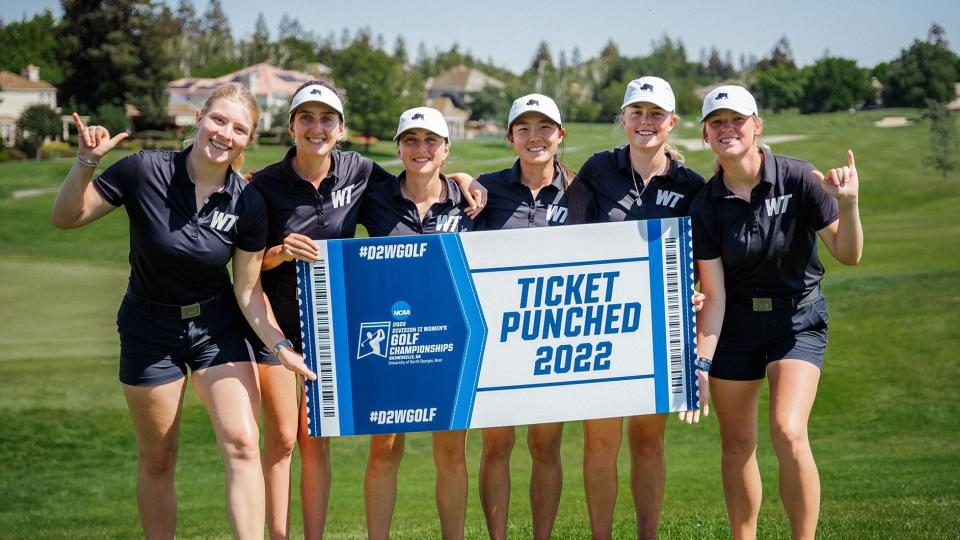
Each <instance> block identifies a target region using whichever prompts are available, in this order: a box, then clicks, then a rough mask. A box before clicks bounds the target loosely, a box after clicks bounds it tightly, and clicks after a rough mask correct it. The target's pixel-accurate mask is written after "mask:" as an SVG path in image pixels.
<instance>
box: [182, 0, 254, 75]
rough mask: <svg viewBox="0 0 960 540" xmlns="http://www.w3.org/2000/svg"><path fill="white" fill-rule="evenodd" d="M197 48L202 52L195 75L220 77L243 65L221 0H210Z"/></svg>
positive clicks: (201, 26)
mask: <svg viewBox="0 0 960 540" xmlns="http://www.w3.org/2000/svg"><path fill="white" fill-rule="evenodd" d="M197 50H198V51H199V52H200V54H199V55H198V58H197V63H196V64H195V65H194V70H193V76H194V77H219V76H220V75H223V74H225V73H230V72H231V71H236V70H238V69H240V68H242V67H243V62H241V61H240V57H239V55H238V54H237V50H236V44H235V42H234V41H233V33H232V32H231V30H230V21H229V20H228V19H227V15H226V14H225V13H224V11H223V5H222V4H221V3H220V0H210V3H209V4H208V5H207V9H206V10H204V12H203V16H202V17H201V18H200V35H199V37H198V39H197Z"/></svg>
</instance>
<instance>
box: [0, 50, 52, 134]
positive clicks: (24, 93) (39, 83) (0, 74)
mask: <svg viewBox="0 0 960 540" xmlns="http://www.w3.org/2000/svg"><path fill="white" fill-rule="evenodd" d="M31 105H47V106H48V107H50V108H51V109H53V110H57V89H56V88H55V87H54V86H53V85H52V84H50V83H48V82H46V81H43V80H41V79H40V68H38V67H37V66H33V65H29V66H27V67H25V68H23V71H22V72H21V74H20V75H17V74H16V73H11V72H9V71H3V70H0V142H2V144H3V145H5V146H13V143H14V140H15V139H16V136H17V120H19V119H20V114H21V113H23V111H24V110H25V109H26V108H27V107H30V106H31Z"/></svg>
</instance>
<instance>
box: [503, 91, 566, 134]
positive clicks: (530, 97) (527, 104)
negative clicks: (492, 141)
mask: <svg viewBox="0 0 960 540" xmlns="http://www.w3.org/2000/svg"><path fill="white" fill-rule="evenodd" d="M528 112H538V113H540V114H542V115H544V116H546V117H547V118H549V119H551V120H553V121H554V122H556V123H557V125H558V126H561V127H562V126H563V122H562V121H561V118H560V108H559V107H557V104H556V103H554V101H553V100H552V99H550V98H548V97H547V96H545V95H543V94H527V95H525V96H523V97H519V98H517V99H515V100H514V101H513V105H511V106H510V114H509V115H508V116H507V130H508V131H509V130H510V126H512V125H513V121H514V120H516V119H517V118H519V117H520V115H523V114H526V113H528Z"/></svg>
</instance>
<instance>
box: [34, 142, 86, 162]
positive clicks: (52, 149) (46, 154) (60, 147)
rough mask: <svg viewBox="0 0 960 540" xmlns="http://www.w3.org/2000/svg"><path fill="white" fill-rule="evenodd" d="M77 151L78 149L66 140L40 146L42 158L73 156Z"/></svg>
mask: <svg viewBox="0 0 960 540" xmlns="http://www.w3.org/2000/svg"><path fill="white" fill-rule="evenodd" d="M76 153H77V151H76V150H75V149H74V148H71V147H70V145H69V144H67V143H65V142H51V143H47V144H44V145H42V146H41V147H40V158H41V159H51V158H61V157H73V156H74V154H76Z"/></svg>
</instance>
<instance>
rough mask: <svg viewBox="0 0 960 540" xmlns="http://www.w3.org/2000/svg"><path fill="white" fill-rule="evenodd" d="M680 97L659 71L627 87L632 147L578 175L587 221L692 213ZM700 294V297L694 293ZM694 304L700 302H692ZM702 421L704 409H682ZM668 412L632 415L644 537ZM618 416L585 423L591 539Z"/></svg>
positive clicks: (602, 519) (610, 475)
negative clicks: (675, 142)
mask: <svg viewBox="0 0 960 540" xmlns="http://www.w3.org/2000/svg"><path fill="white" fill-rule="evenodd" d="M675 108H676V99H675V98H674V95H673V89H672V88H671V87H670V84H669V83H668V82H667V81H665V80H663V79H661V78H659V77H641V78H639V79H635V80H633V81H631V82H630V84H628V85H627V91H626V93H625V94H624V97H623V105H622V106H621V113H620V125H621V126H622V127H623V131H624V134H625V135H626V137H627V145H626V146H623V147H620V148H617V149H614V150H613V151H606V152H599V153H597V154H594V155H593V156H592V157H590V159H588V160H587V162H586V163H584V164H583V167H582V168H581V169H580V173H579V174H578V175H577V181H576V182H575V184H574V185H575V186H576V190H575V191H576V192H577V193H578V194H579V193H580V192H583V193H585V196H584V199H585V204H583V205H578V212H577V213H580V212H581V211H582V212H584V213H585V216H584V217H583V220H584V221H586V222H588V223H590V222H593V223H599V222H615V221H628V220H639V219H653V218H669V217H677V216H685V215H687V214H688V209H689V207H690V202H691V201H692V200H693V198H694V196H695V195H696V194H697V192H698V191H700V189H701V188H702V187H703V185H704V181H703V177H702V176H700V175H699V174H697V173H696V172H694V171H693V170H691V169H689V168H687V167H685V166H684V164H683V158H682V156H680V154H679V153H678V152H677V151H676V150H673V149H671V148H670V147H669V146H668V140H669V137H670V132H671V131H672V130H673V128H674V127H675V126H676V125H677V122H678V120H679V117H678V116H677V114H676V113H675ZM695 300H696V299H695ZM695 303H696V302H695ZM681 419H683V420H686V421H688V422H693V421H697V420H699V411H697V412H696V413H691V414H689V415H683V416H682V417H681ZM666 422H667V415H665V414H659V415H645V416H634V417H631V418H629V420H628V439H629V445H630V465H631V467H630V469H631V472H630V487H631V491H632V492H633V500H634V508H635V510H636V517H637V535H638V537H639V538H655V537H656V535H657V527H658V524H659V520H660V507H661V503H662V500H663V489H664V483H665V479H666V465H665V462H664V457H663V434H664V430H665V428H666ZM622 430H623V421H622V419H621V418H607V419H602V420H588V421H586V422H584V458H583V459H584V465H583V469H584V474H583V475H584V487H585V490H586V496H587V508H588V512H589V515H590V527H591V529H592V531H593V536H594V538H609V537H610V535H611V533H612V527H613V510H614V506H615V504H616V497H617V454H618V453H619V450H620V439H621V434H622Z"/></svg>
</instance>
